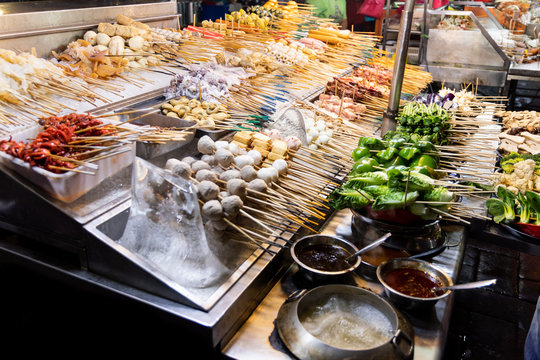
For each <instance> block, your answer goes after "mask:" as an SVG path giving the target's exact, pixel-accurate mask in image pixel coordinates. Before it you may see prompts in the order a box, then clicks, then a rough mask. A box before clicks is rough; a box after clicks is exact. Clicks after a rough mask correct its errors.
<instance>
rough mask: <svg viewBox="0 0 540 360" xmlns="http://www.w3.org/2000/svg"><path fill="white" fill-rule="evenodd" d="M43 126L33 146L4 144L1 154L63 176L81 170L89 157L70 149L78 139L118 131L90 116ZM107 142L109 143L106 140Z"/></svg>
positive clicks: (71, 117)
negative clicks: (71, 171)
mask: <svg viewBox="0 0 540 360" xmlns="http://www.w3.org/2000/svg"><path fill="white" fill-rule="evenodd" d="M40 124H41V125H42V126H43V131H41V132H40V133H39V134H38V135H37V136H36V137H35V139H34V140H33V141H32V142H31V143H24V142H22V141H13V140H2V141H0V151H4V152H5V153H7V154H9V155H11V156H13V157H16V158H19V159H21V160H23V161H25V162H27V163H29V164H30V166H38V167H41V168H43V169H45V170H48V171H50V172H53V173H63V172H65V171H68V170H70V169H74V168H76V167H77V159H79V160H80V159H84V158H85V153H84V152H81V151H77V150H74V148H73V147H70V146H69V145H70V143H71V142H72V141H75V140H77V138H78V137H81V136H82V137H83V138H84V137H85V136H93V137H99V136H104V135H108V134H112V133H113V132H115V130H114V129H113V128H112V127H109V126H105V125H104V124H103V122H102V121H101V120H99V119H96V118H94V117H92V116H90V115H87V114H69V115H66V116H62V117H49V118H43V119H41V120H40ZM104 140H105V139H104Z"/></svg>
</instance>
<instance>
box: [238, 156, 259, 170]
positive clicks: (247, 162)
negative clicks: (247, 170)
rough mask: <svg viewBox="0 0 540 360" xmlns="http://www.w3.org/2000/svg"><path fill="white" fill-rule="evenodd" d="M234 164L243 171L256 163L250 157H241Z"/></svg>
mask: <svg viewBox="0 0 540 360" xmlns="http://www.w3.org/2000/svg"><path fill="white" fill-rule="evenodd" d="M234 163H235V164H236V166H238V168H239V169H242V168H243V167H244V166H252V165H253V164H254V161H253V159H252V158H251V156H249V155H239V156H237V157H235V158H234Z"/></svg>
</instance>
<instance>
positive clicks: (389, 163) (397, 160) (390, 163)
mask: <svg viewBox="0 0 540 360" xmlns="http://www.w3.org/2000/svg"><path fill="white" fill-rule="evenodd" d="M402 165H407V161H406V160H405V159H404V158H402V157H401V156H396V157H394V158H393V159H392V160H390V161H387V162H385V163H384V164H383V166H384V167H385V168H390V167H392V166H402Z"/></svg>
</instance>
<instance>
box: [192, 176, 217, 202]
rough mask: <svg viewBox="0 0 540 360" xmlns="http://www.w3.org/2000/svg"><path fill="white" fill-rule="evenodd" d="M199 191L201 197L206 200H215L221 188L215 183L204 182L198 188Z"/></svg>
mask: <svg viewBox="0 0 540 360" xmlns="http://www.w3.org/2000/svg"><path fill="white" fill-rule="evenodd" d="M197 188H198V189H199V196H200V197H201V198H202V199H203V200H204V201H208V200H214V199H217V198H218V196H219V186H217V185H216V184H215V183H213V182H211V181H207V180H203V181H201V182H200V183H199V185H198V186H197Z"/></svg>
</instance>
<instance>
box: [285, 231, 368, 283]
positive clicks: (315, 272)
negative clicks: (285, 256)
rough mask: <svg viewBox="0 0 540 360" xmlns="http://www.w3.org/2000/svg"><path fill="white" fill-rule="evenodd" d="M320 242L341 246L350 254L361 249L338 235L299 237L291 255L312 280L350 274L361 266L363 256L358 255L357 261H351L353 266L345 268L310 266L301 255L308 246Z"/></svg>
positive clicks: (292, 247)
mask: <svg viewBox="0 0 540 360" xmlns="http://www.w3.org/2000/svg"><path fill="white" fill-rule="evenodd" d="M320 244H323V245H335V246H339V247H341V248H343V249H344V250H345V251H347V252H348V253H349V254H354V253H356V252H357V251H358V250H359V249H358V248H357V247H356V246H355V245H354V244H352V243H351V242H349V241H347V240H345V239H342V238H340V237H337V236H330V235H320V234H316V235H308V236H304V237H302V238H300V239H298V240H297V241H296V242H294V243H293V244H292V246H291V256H292V258H293V260H294V261H295V262H296V264H298V266H299V267H300V270H302V271H303V272H304V273H305V274H306V275H307V277H308V278H310V279H311V280H314V281H317V280H331V279H332V278H336V277H339V276H343V275H346V274H349V273H351V272H352V271H354V270H355V269H356V268H357V267H358V266H360V263H361V262H362V259H361V257H360V256H357V257H356V261H354V262H351V266H350V267H348V268H346V269H344V270H341V271H326V270H320V269H315V268H313V267H310V266H308V265H307V264H305V263H303V262H302V261H301V260H300V259H299V255H300V254H301V253H302V251H303V250H305V249H306V248H307V247H308V246H312V245H320Z"/></svg>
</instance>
